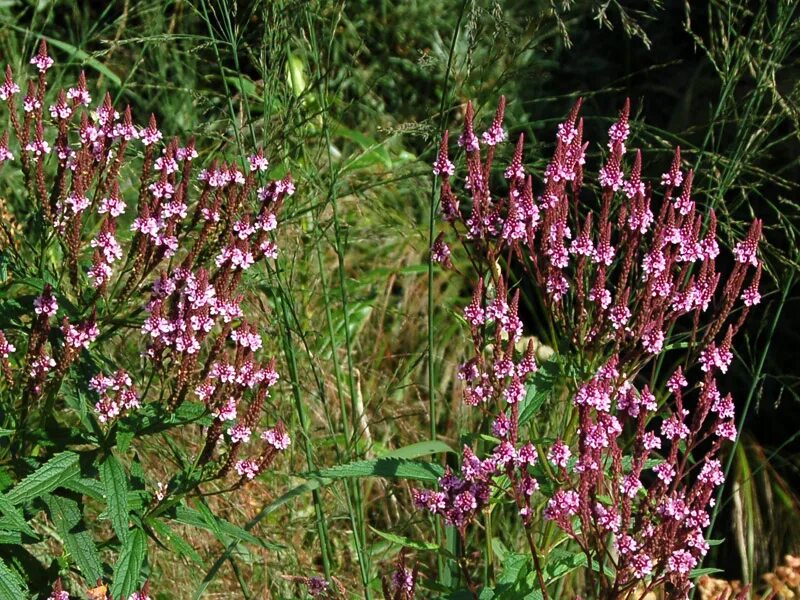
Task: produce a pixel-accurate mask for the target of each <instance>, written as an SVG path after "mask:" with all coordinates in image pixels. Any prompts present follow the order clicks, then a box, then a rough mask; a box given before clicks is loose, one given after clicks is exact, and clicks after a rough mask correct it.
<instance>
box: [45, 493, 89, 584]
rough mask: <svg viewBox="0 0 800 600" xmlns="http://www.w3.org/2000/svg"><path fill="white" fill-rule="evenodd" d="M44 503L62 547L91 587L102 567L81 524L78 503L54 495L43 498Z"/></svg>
mask: <svg viewBox="0 0 800 600" xmlns="http://www.w3.org/2000/svg"><path fill="white" fill-rule="evenodd" d="M44 501H45V503H46V504H47V508H48V511H49V512H50V518H51V519H52V520H53V523H54V524H55V526H56V531H57V532H58V534H59V535H60V536H61V539H62V540H63V541H64V547H65V548H66V549H67V552H69V554H70V556H71V557H72V559H73V560H74V561H75V564H76V565H78V568H79V569H80V570H81V573H83V578H84V579H85V581H86V582H87V583H89V584H92V585H93V584H94V583H95V582H96V581H97V580H98V579H100V578H101V577H102V576H103V566H102V564H101V563H100V557H99V556H98V554H97V548H95V546H94V542H93V541H92V538H91V536H90V535H89V532H88V531H87V530H86V527H85V525H84V523H83V515H82V514H81V511H80V508H79V507H78V503H77V502H75V500H73V499H71V498H65V497H63V496H58V495H56V494H50V495H47V496H45V497H44Z"/></svg>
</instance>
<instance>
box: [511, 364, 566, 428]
mask: <svg viewBox="0 0 800 600" xmlns="http://www.w3.org/2000/svg"><path fill="white" fill-rule="evenodd" d="M560 370H561V366H560V365H559V363H558V360H556V359H550V360H548V361H547V362H545V363H544V364H542V365H540V366H539V370H538V371H536V373H534V374H533V378H532V381H531V382H530V383H529V384H528V385H527V387H526V391H525V398H524V399H523V400H522V402H520V405H519V426H520V427H521V426H522V425H524V424H525V423H527V422H528V421H530V420H531V419H532V418H533V417H534V416H536V413H538V412H539V409H540V408H542V406H543V405H544V403H545V401H546V400H547V399H548V398H549V397H550V395H551V394H552V393H553V389H554V388H555V385H556V381H558V378H559V374H560Z"/></svg>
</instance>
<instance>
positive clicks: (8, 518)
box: [0, 496, 39, 539]
mask: <svg viewBox="0 0 800 600" xmlns="http://www.w3.org/2000/svg"><path fill="white" fill-rule="evenodd" d="M0 513H3V517H2V519H0V527H1V528H2V529H6V530H12V531H19V532H22V533H24V534H26V535H29V536H31V537H33V538H37V539H38V537H39V536H38V535H37V534H36V532H35V531H34V530H33V528H32V527H31V526H30V525H28V522H27V521H26V520H25V516H24V515H23V514H22V511H21V510H20V509H18V508H17V507H16V506H14V505H13V504H11V502H9V501H8V499H7V498H4V497H2V496H0Z"/></svg>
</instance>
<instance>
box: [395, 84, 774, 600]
mask: <svg viewBox="0 0 800 600" xmlns="http://www.w3.org/2000/svg"><path fill="white" fill-rule="evenodd" d="M579 109H580V102H578V103H577V104H576V105H575V107H574V108H573V110H572V111H571V113H570V114H569V116H568V118H567V119H566V121H564V122H563V123H562V124H561V125H559V127H558V137H557V141H556V150H555V154H554V156H553V159H552V160H551V161H550V163H549V164H548V166H547V168H546V169H545V172H544V175H543V177H542V179H543V186H542V189H541V191H540V192H539V193H538V195H537V194H535V192H534V183H533V179H532V177H531V176H530V175H529V174H527V173H526V172H525V170H524V168H523V137H522V136H520V138H519V140H518V142H517V145H516V150H515V152H514V155H513V159H512V161H511V163H510V165H508V167H507V168H506V169H505V170H504V171H503V176H504V178H505V180H506V181H507V191H506V192H504V193H502V194H500V193H498V192H496V191H493V190H494V189H496V185H495V184H494V182H495V181H496V177H495V173H494V169H493V167H494V159H495V152H496V149H497V147H498V146H499V145H500V144H502V143H503V142H505V141H506V139H507V133H506V131H505V129H504V127H503V117H504V110H505V99H504V98H501V100H500V104H499V106H498V109H497V113H496V115H495V118H494V120H493V122H492V123H491V125H490V127H489V128H488V129H487V130H486V131H485V132H484V133H483V134H482V136H481V137H480V138H479V137H478V136H477V134H476V133H475V131H474V125H473V116H474V115H473V109H472V106H471V104H470V105H468V106H467V108H466V113H465V130H464V133H463V134H462V135H461V136H460V137H459V139H458V145H459V146H460V147H461V148H462V151H463V155H464V162H465V163H466V174H465V176H464V178H463V184H462V185H461V186H460V187H461V188H463V190H464V192H461V191H458V192H457V191H456V190H455V185H454V181H455V174H456V167H455V165H454V163H453V162H452V161H451V160H450V158H449V139H448V135H447V133H445V136H444V139H443V140H442V143H441V148H440V151H439V153H438V156H437V159H436V161H435V163H434V166H433V173H434V175H435V176H439V177H441V179H442V183H441V192H440V202H441V210H442V215H443V218H444V221H445V222H447V223H449V224H450V225H451V226H452V233H451V234H449V235H450V236H451V237H453V236H454V237H455V238H457V239H458V241H459V242H460V243H461V244H462V245H463V246H464V248H465V250H466V255H467V256H468V257H469V265H470V266H471V267H472V269H473V271H474V275H475V279H474V282H475V285H474V296H473V299H472V302H471V303H470V304H469V305H468V306H466V307H465V308H464V313H463V314H464V320H465V324H466V326H467V327H468V328H469V330H470V337H471V340H472V348H473V357H472V358H471V359H469V360H468V361H467V362H465V363H464V364H463V365H462V366H461V369H460V376H459V377H460V379H461V380H462V382H463V397H464V401H465V403H466V404H467V405H469V406H471V407H474V409H475V410H478V411H481V412H482V413H483V415H484V419H483V422H484V423H486V424H487V428H486V429H485V430H483V431H480V432H479V434H478V435H476V436H473V438H472V439H473V440H474V441H475V447H473V446H471V445H466V446H465V447H464V449H463V456H462V461H461V465H460V469H458V470H455V469H450V468H448V469H447V471H446V473H445V474H444V475H443V476H442V477H441V478H440V479H439V482H438V483H439V486H438V488H436V489H418V490H415V491H414V493H413V499H414V502H415V504H416V505H417V506H418V507H419V508H420V509H422V510H424V511H428V512H430V513H432V514H434V515H437V516H439V517H441V518H443V520H444V522H445V523H446V524H447V525H449V526H450V527H453V528H454V529H455V531H456V532H457V534H458V537H459V538H460V540H461V545H462V552H461V553H460V554H459V558H457V559H455V560H457V562H458V567H459V569H460V572H461V574H462V581H463V582H464V583H466V586H467V590H468V591H469V593H471V595H473V596H474V597H480V598H520V597H523V596H524V597H527V598H536V597H539V598H549V597H561V594H562V593H563V587H562V586H563V580H562V578H563V577H564V576H565V575H566V574H567V573H569V572H571V571H575V570H578V569H580V570H581V571H582V579H583V581H584V583H583V585H582V588H583V591H584V593H585V594H587V595H588V597H591V598H608V599H611V598H644V597H646V596H647V595H648V594H649V593H650V592H652V591H654V590H658V591H660V592H661V593H663V594H664V595H665V597H667V598H686V597H688V595H689V594H690V591H691V589H692V579H693V578H694V577H695V576H697V575H698V574H699V573H700V571H698V570H697V567H698V566H699V565H700V563H701V562H702V560H703V557H704V556H705V554H706V553H707V551H708V549H709V541H708V540H706V538H705V531H704V530H705V529H706V528H708V527H709V524H710V520H711V516H710V515H711V512H712V511H713V509H714V505H715V491H716V489H717V488H718V486H720V485H721V484H722V482H723V480H724V475H723V469H722V465H721V463H720V454H721V452H722V450H723V447H724V444H725V443H726V442H727V441H729V440H734V439H735V438H736V435H737V431H736V425H735V421H734V403H733V400H732V398H731V396H730V395H723V394H722V393H721V392H720V391H719V389H718V388H717V384H716V381H715V375H716V374H717V373H718V372H722V373H724V372H726V371H727V369H728V367H729V365H730V363H731V360H732V358H733V355H732V352H731V344H732V340H733V338H734V336H735V335H736V333H737V331H738V330H739V329H740V328H741V326H742V324H743V322H744V319H745V318H746V316H747V313H748V311H749V308H750V307H751V306H753V305H755V304H757V303H758V302H759V301H760V295H759V290H758V287H759V280H760V276H761V266H760V263H759V260H758V258H757V245H758V242H759V239H760V237H761V223H760V221H759V220H756V221H754V222H753V224H752V226H751V228H750V231H749V233H748V235H747V237H746V238H745V239H744V240H742V241H741V242H739V243H738V244H737V245H736V247H735V248H734V249H733V257H732V258H733V260H732V261H729V262H731V263H732V266H731V268H729V269H725V271H724V272H721V271H719V270H718V269H717V266H716V264H717V261H718V258H719V256H720V247H719V245H718V243H717V240H716V218H715V215H714V213H713V211H710V212H709V213H707V214H704V213H703V212H701V211H700V210H699V208H698V206H697V205H696V204H695V201H694V200H693V198H692V179H693V173H692V171H691V170H689V171H688V172H685V171H684V170H683V166H682V164H681V160H680V151H679V150H676V151H675V157H674V159H673V161H672V164H671V165H670V166H669V168H668V169H667V170H666V172H665V173H664V174H663V175H662V176H661V179H660V182H658V183H657V184H656V186H653V185H651V184H650V183H647V182H646V181H645V180H644V179H643V176H642V172H641V171H642V156H641V152H640V151H637V152H636V153H635V158H634V159H633V160H632V161H629V162H630V164H628V165H626V164H625V163H626V161H625V156H626V154H628V148H627V144H628V143H629V140H628V137H629V132H630V128H629V123H628V118H629V105H628V103H627V102H626V104H625V107H624V108H623V110H622V111H621V113H620V117H619V120H618V121H617V122H616V123H614V125H613V126H612V127H611V128H610V130H609V142H608V148H607V149H608V153H607V156H606V158H605V162H604V164H603V166H602V168H601V169H600V171H599V176H598V177H597V185H596V186H590V184H588V183H587V181H589V180H590V178H589V177H588V174H587V172H586V171H585V168H584V165H585V151H586V148H587V146H588V143H587V142H585V141H584V139H583V122H582V120H580V119H579V116H578V114H579ZM656 187H657V188H658V189H659V191H658V192H656V191H654V189H655V188H656ZM447 240H448V234H447V233H445V232H442V234H440V235H439V237H438V238H437V239H436V242H435V243H434V245H433V247H432V249H431V258H432V260H434V261H436V262H437V263H439V264H441V265H442V266H444V267H445V268H449V269H454V268H456V267H459V268H461V265H455V264H454V263H453V259H452V252H451V248H450V246H449V245H448V242H447ZM526 285H531V286H532V287H533V290H534V292H535V301H534V302H530V303H529V304H530V306H529V307H528V310H533V311H535V312H536V313H538V314H539V315H540V317H541V320H542V322H543V323H544V325H543V327H542V329H543V333H544V335H546V336H547V338H548V340H549V341H550V342H551V343H553V344H554V345H555V346H556V349H557V358H556V359H553V360H551V361H550V362H547V363H544V364H543V365H538V364H537V360H536V356H535V345H534V342H533V340H530V341H529V342H528V343H527V344H525V343H524V342H523V322H522V319H521V317H520V311H521V310H522V309H523V307H522V306H521V305H520V291H521V289H523V287H524V286H526ZM665 371H666V372H667V373H668V375H669V376H668V378H667V379H666V381H664V380H663V377H662V376H661V373H664V372H665ZM548 395H554V396H556V397H557V398H559V400H557V401H555V402H551V403H549V406H548V408H549V409H550V410H555V411H557V417H556V418H555V419H553V418H550V419H547V417H546V416H545V414H544V412H543V411H542V405H543V403H544V402H545V400H547V396H548ZM542 417H544V419H543V418H542ZM537 420H542V423H541V424H539V426H537V423H536V421H537ZM501 511H502V513H508V514H512V515H513V514H516V522H517V528H516V531H519V532H522V534H523V535H522V537H523V540H524V541H523V544H524V547H525V548H526V551H525V552H523V551H522V550H521V548H520V547H519V546H518V545H517V542H518V540H517V539H516V536H514V535H513V534H512V536H511V537H512V539H510V540H498V539H492V533H493V532H492V528H491V524H490V519H489V515H491V514H495V513H501ZM481 521H483V533H477V530H476V528H477V526H478V524H479V522H481ZM483 536H486V537H487V538H488V539H486V540H484V541H482V540H481V539H480V538H481V537H483ZM503 541H505V542H506V544H504V543H502V542H503ZM487 542H488V544H489V545H491V546H493V547H494V548H495V551H496V552H497V553H498V554H500V555H501V558H502V559H503V562H504V571H503V572H502V573H500V575H499V576H498V577H497V579H496V585H495V586H494V587H492V586H491V585H487V584H489V583H490V582H489V581H488V580H485V581H482V579H486V578H481V577H480V576H479V575H477V574H478V573H480V572H481V569H479V568H478V566H479V565H478V564H477V563H476V562H475V561H474V560H471V559H470V556H472V553H471V552H470V549H471V548H473V547H474V548H476V549H479V548H482V547H484V545H485V544H486V543H487ZM507 546H509V547H511V550H509V549H508V548H507ZM413 596H414V590H413V588H412V587H407V588H405V589H404V591H402V592H401V593H398V594H396V595H394V596H390V597H397V598H411V597H413Z"/></svg>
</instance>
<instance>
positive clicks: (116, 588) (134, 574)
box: [111, 529, 147, 598]
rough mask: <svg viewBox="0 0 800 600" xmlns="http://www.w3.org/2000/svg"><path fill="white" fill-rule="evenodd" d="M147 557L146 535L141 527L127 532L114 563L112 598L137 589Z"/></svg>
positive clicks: (124, 595)
mask: <svg viewBox="0 0 800 600" xmlns="http://www.w3.org/2000/svg"><path fill="white" fill-rule="evenodd" d="M146 557H147V536H145V533H144V531H142V530H141V529H134V530H132V531H131V532H130V533H129V534H128V537H127V539H126V540H125V543H124V544H123V545H122V550H121V551H120V553H119V558H118V559H117V564H115V565H114V580H113V582H112V583H111V597H112V598H127V597H128V596H130V595H131V594H133V592H135V591H137V590H138V589H139V580H140V579H141V572H142V565H143V564H144V560H145V558H146Z"/></svg>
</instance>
